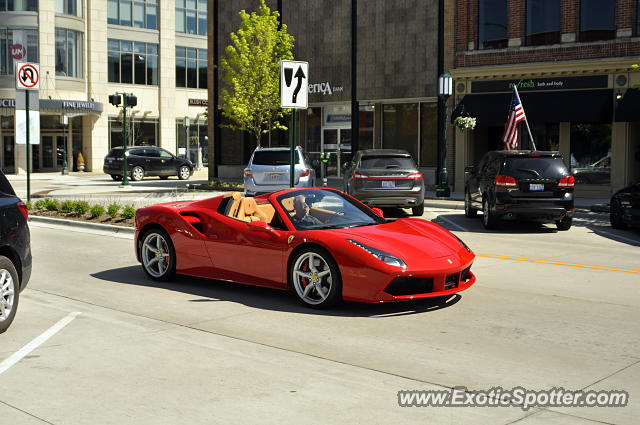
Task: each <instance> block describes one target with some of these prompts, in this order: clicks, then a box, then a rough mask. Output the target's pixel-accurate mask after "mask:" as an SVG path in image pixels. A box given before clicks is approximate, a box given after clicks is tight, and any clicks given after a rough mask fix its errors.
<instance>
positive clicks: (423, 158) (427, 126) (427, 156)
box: [416, 102, 438, 167]
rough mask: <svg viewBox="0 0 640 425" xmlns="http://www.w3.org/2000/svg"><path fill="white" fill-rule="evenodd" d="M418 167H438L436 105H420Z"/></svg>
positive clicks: (435, 103)
mask: <svg viewBox="0 0 640 425" xmlns="http://www.w3.org/2000/svg"><path fill="white" fill-rule="evenodd" d="M416 162H418V166H419V167H436V166H437V165H438V104H437V102H434V103H421V104H420V158H419V161H416Z"/></svg>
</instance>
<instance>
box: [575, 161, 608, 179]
mask: <svg viewBox="0 0 640 425" xmlns="http://www.w3.org/2000/svg"><path fill="white" fill-rule="evenodd" d="M571 174H573V177H575V179H576V184H609V183H611V156H610V155H607V156H605V157H602V158H600V159H599V160H597V161H596V162H594V163H593V164H589V165H586V166H584V167H576V166H572V169H571Z"/></svg>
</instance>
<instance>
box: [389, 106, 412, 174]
mask: <svg viewBox="0 0 640 425" xmlns="http://www.w3.org/2000/svg"><path fill="white" fill-rule="evenodd" d="M382 108H383V109H382V147H383V148H384V149H404V150H406V151H408V152H409V153H410V154H411V156H412V157H413V159H414V160H417V159H418V112H419V111H418V109H419V108H418V104H417V103H394V104H389V105H383V106H382ZM416 162H417V161H416Z"/></svg>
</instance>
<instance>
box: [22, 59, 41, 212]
mask: <svg viewBox="0 0 640 425" xmlns="http://www.w3.org/2000/svg"><path fill="white" fill-rule="evenodd" d="M16 90H17V91H19V92H20V91H21V92H23V93H24V100H25V111H24V121H23V118H22V117H23V114H22V112H21V111H18V110H17V109H16V143H20V142H21V141H22V140H24V142H25V145H26V148H27V202H31V149H30V146H31V145H32V144H34V145H36V144H39V143H40V134H39V133H40V113H39V112H36V117H35V119H34V120H33V121H34V122H33V125H34V127H35V125H36V123H37V134H30V133H32V131H31V130H32V129H31V126H32V124H31V123H30V122H29V98H30V94H29V91H32V90H33V91H35V92H36V93H38V94H39V91H40V65H39V64H37V63H28V62H16ZM38 97H39V95H36V98H38ZM22 128H24V129H25V130H24V135H25V137H24V139H22V134H23V133H22V131H21V129H22ZM32 136H37V137H33V139H34V141H33V142H32V141H31V137H32Z"/></svg>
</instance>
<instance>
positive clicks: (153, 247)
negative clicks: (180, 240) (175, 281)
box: [140, 229, 176, 280]
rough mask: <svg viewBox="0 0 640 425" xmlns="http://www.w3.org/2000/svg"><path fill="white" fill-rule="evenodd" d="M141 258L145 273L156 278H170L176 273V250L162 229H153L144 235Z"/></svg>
mask: <svg viewBox="0 0 640 425" xmlns="http://www.w3.org/2000/svg"><path fill="white" fill-rule="evenodd" d="M140 259H141V260H142V268H143V269H144V271H145V273H146V274H147V275H149V277H150V278H151V279H154V280H168V279H171V278H172V277H173V276H174V275H175V273H176V251H175V248H174V247H173V243H172V242H171V238H170V237H169V235H168V234H167V232H165V231H164V230H162V229H151V230H149V231H148V232H147V233H145V235H144V236H143V237H142V244H141V246H140Z"/></svg>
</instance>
